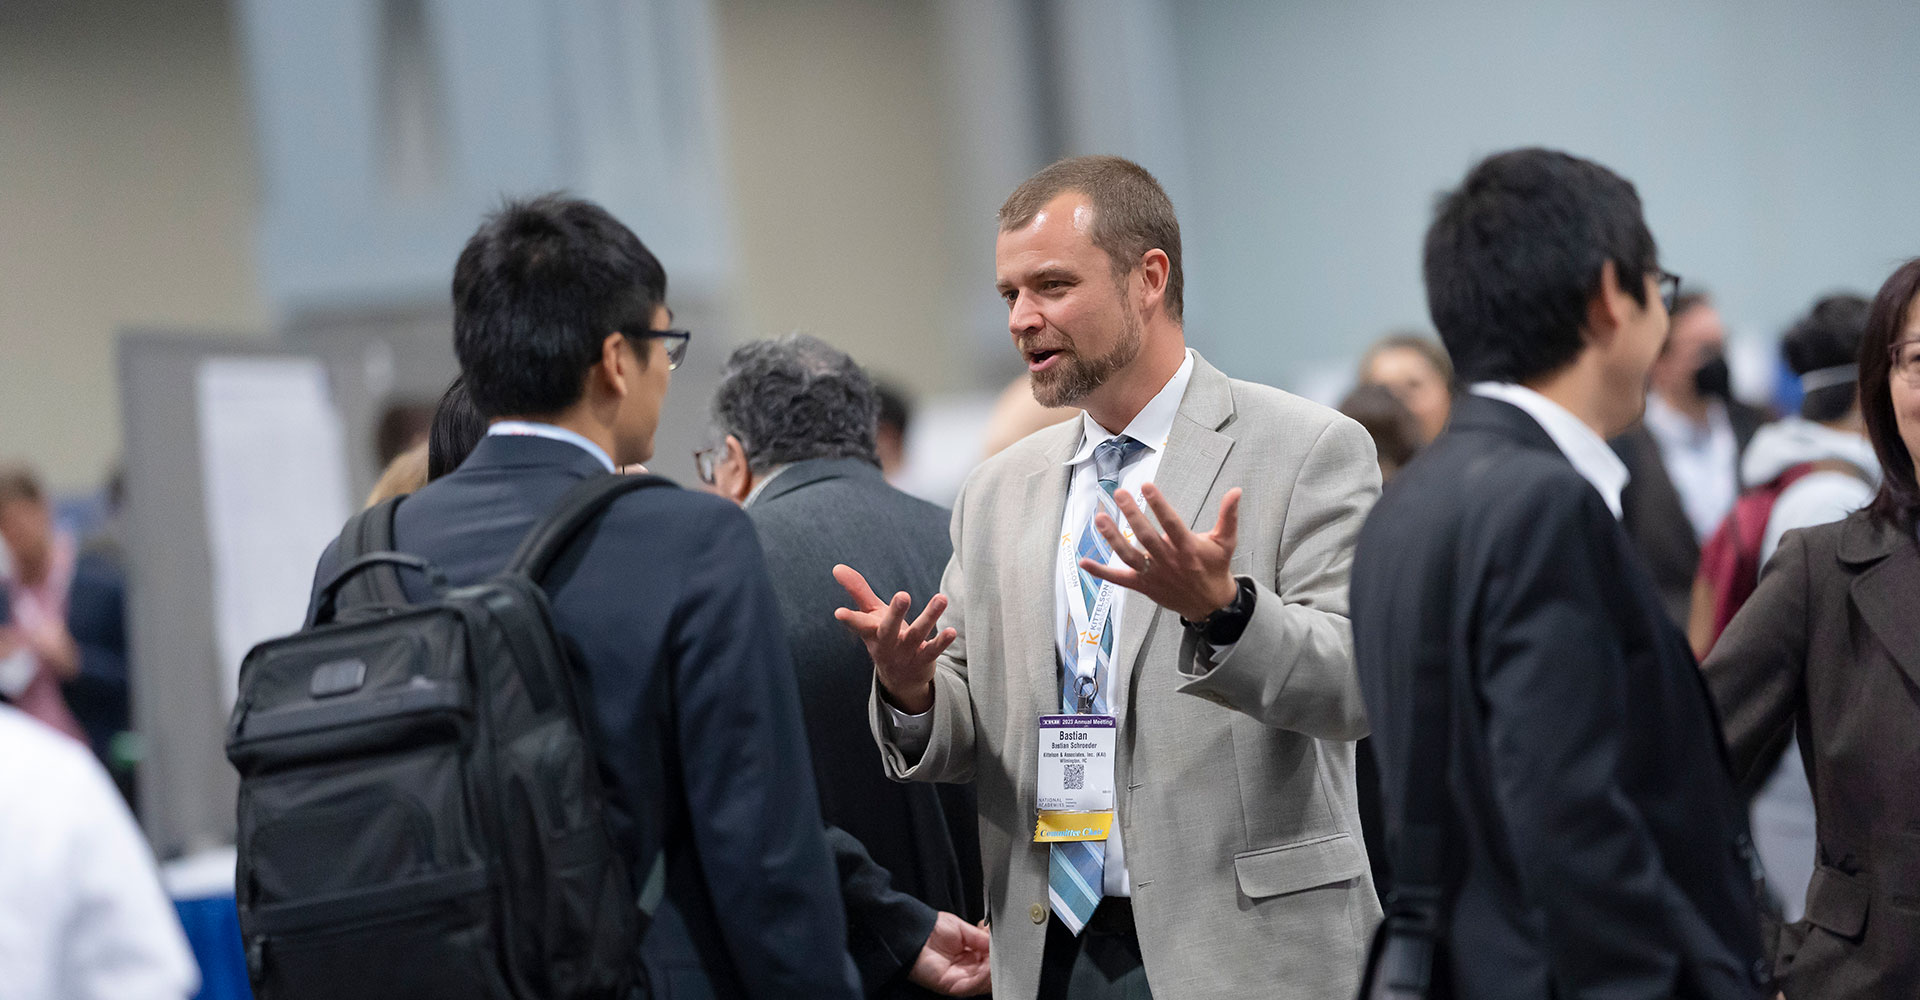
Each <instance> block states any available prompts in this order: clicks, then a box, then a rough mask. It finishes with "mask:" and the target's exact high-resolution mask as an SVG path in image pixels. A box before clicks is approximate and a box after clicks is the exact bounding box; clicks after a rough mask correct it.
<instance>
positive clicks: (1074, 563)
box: [887, 351, 1233, 896]
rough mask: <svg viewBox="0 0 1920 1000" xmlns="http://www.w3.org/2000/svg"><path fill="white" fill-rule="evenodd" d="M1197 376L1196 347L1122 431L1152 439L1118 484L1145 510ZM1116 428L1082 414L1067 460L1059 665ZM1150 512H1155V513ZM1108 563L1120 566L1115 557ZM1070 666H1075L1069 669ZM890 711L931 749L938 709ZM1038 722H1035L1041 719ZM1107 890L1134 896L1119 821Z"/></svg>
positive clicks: (907, 735) (1118, 601)
mask: <svg viewBox="0 0 1920 1000" xmlns="http://www.w3.org/2000/svg"><path fill="white" fill-rule="evenodd" d="M1192 377H1193V352H1192V351H1188V352H1187V358H1186V360H1185V361H1182V362H1181V363H1180V368H1179V369H1178V370H1177V371H1175V372H1174V373H1173V377H1172V378H1170V379H1168V380H1167V384H1166V385H1165V386H1162V387H1161V389H1160V392H1159V393H1158V394H1156V395H1155V396H1154V397H1153V398H1152V399H1151V400H1148V401H1147V405H1146V406H1144V407H1141V409H1140V412H1139V413H1137V414H1135V415H1134V418H1133V422H1131V423H1129V424H1127V426H1126V429H1125V430H1122V431H1120V432H1119V433H1120V434H1124V435H1126V436H1127V437H1130V438H1133V439H1134V440H1135V441H1138V442H1140V443H1141V444H1144V445H1146V446H1147V447H1146V449H1145V450H1144V451H1142V452H1140V454H1139V455H1138V456H1136V457H1135V458H1134V459H1133V461H1131V462H1129V463H1128V464H1127V465H1126V466H1125V467H1123V468H1122V469H1121V470H1120V485H1119V486H1118V487H1117V488H1116V489H1121V490H1126V491H1127V492H1129V493H1131V494H1133V497H1134V499H1135V501H1136V503H1137V504H1138V505H1139V506H1140V507H1141V508H1142V509H1143V510H1144V509H1145V508H1146V501H1145V500H1144V499H1142V498H1141V497H1140V487H1141V486H1142V485H1143V484H1146V483H1150V482H1152V481H1153V477H1154V473H1156V472H1158V471H1159V470H1160V459H1161V456H1162V455H1163V454H1164V453H1165V452H1166V448H1167V438H1168V436H1169V435H1171V434H1172V433H1173V419H1174V417H1175V415H1176V414H1178V413H1179V411H1180V400H1181V399H1182V398H1183V397H1185V396H1186V394H1187V382H1188V381H1189V380H1190V379H1191V378H1192ZM1114 436H1115V432H1113V431H1109V430H1107V429H1106V428H1105V427H1102V426H1100V424H1099V423H1098V422H1097V421H1095V420H1094V419H1093V417H1092V415H1090V414H1088V413H1086V412H1084V411H1083V412H1082V413H1081V414H1080V447H1079V449H1078V450H1076V451H1075V452H1074V453H1073V457H1072V458H1069V459H1068V460H1067V461H1066V463H1065V464H1066V468H1067V469H1068V470H1069V471H1068V475H1069V476H1071V477H1072V479H1071V482H1070V485H1069V486H1068V487H1067V505H1066V509H1065V510H1063V511H1061V515H1060V535H1061V537H1063V538H1066V539H1069V540H1070V541H1069V542H1067V543H1065V544H1062V545H1059V546H1056V549H1055V554H1054V572H1053V637H1054V651H1055V655H1056V656H1057V658H1058V659H1059V661H1060V662H1061V663H1064V664H1071V663H1073V656H1074V652H1075V650H1076V649H1077V648H1078V646H1079V643H1078V641H1077V638H1076V634H1075V631H1074V624H1073V611H1072V609H1071V607H1070V606H1069V605H1068V603H1067V602H1068V601H1078V600H1080V595H1079V593H1078V592H1077V590H1069V589H1068V587H1067V577H1068V573H1069V572H1070V571H1071V570H1073V569H1074V568H1076V567H1078V566H1079V565H1080V560H1079V557H1078V556H1077V555H1075V554H1074V550H1075V547H1076V546H1077V543H1078V542H1079V539H1080V530H1081V529H1082V528H1083V527H1085V526H1086V524H1087V519H1088V518H1089V517H1091V516H1092V514H1093V509H1094V505H1095V504H1097V503H1098V502H1099V499H1098V496H1097V493H1098V491H1099V489H1100V479H1099V475H1098V473H1096V472H1095V471H1094V467H1093V452H1094V449H1095V448H1096V447H1098V446H1099V445H1100V442H1102V441H1105V440H1107V439H1108V438H1111V437H1114ZM1149 516H1151V515H1149ZM1120 529H1121V531H1122V533H1123V534H1125V535H1126V536H1127V537H1129V538H1131V537H1132V535H1133V530H1132V529H1131V528H1129V527H1128V526H1127V524H1126V521H1125V518H1122V519H1121V523H1120ZM1109 565H1116V566H1117V565H1120V561H1119V557H1118V556H1115V557H1114V558H1113V560H1112V561H1111V562H1110V563H1109ZM1136 599H1141V600H1143V599H1144V598H1133V597H1132V593H1131V591H1129V590H1127V588H1125V587H1115V588H1114V594H1113V604H1112V608H1111V610H1109V611H1108V612H1107V628H1109V629H1111V630H1112V631H1113V637H1114V649H1116V650H1117V649H1119V648H1120V637H1121V636H1122V635H1125V634H1126V633H1125V631H1124V630H1125V628H1126V627H1127V624H1126V623H1127V619H1126V608H1127V604H1128V602H1129V601H1130V600H1136ZM1232 652H1233V647H1232V646H1216V647H1214V655H1213V662H1214V664H1215V665H1216V666H1217V665H1219V664H1220V663H1223V662H1225V661H1226V659H1227V657H1228V656H1229V655H1231V654H1232ZM1066 669H1071V668H1066ZM1117 672H1118V671H1116V670H1107V671H1105V672H1103V673H1102V674H1101V676H1100V692H1101V695H1102V698H1103V700H1104V701H1105V703H1106V704H1107V705H1109V706H1111V705H1113V703H1114V700H1113V693H1114V690H1113V684H1114V674H1115V673H1117ZM887 709H888V717H889V720H890V721H891V723H892V729H893V733H892V735H893V744H894V746H895V747H896V748H898V749H900V751H901V752H902V753H905V754H906V755H907V756H909V757H917V756H919V754H920V753H921V752H922V751H924V750H925V748H926V745H927V739H928V736H929V734H930V731H931V729H932V725H933V712H932V710H928V711H926V712H923V713H921V714H920V715H908V714H906V713H904V712H902V711H900V710H899V709H897V708H894V707H893V706H892V705H888V706H887ZM1037 721H1038V720H1036V724H1037ZM1101 891H1102V892H1104V893H1105V894H1106V895H1109V896H1131V895H1133V885H1132V883H1131V882H1130V881H1129V880H1128V878H1127V852H1126V847H1125V845H1124V844H1123V843H1122V842H1121V837H1120V823H1119V822H1118V821H1117V817H1116V822H1115V823H1114V824H1113V827H1112V832H1111V833H1110V834H1109V835H1108V837H1107V857H1106V869H1105V872H1104V876H1103V878H1102V885H1101Z"/></svg>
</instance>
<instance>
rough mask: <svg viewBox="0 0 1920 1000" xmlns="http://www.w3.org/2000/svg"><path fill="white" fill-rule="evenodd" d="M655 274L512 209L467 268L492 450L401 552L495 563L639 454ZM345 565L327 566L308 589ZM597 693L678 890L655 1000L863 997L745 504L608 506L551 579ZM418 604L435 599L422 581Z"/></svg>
mask: <svg viewBox="0 0 1920 1000" xmlns="http://www.w3.org/2000/svg"><path fill="white" fill-rule="evenodd" d="M665 293H666V274H665V272H664V271H663V270H662V269H661V267H660V265H659V263H658V261H656V260H655V259H654V257H653V255H652V254H651V253H649V252H648V251H647V249H646V248H645V247H644V246H642V245H641V243H640V241H639V240H638V239H636V238H635V237H634V235H633V233H632V232H630V231H629V230H628V229H627V228H626V227H625V226H623V225H621V224H620V223H619V222H618V221H616V220H615V219H614V218H613V217H612V216H610V215H608V214H607V213H606V212H605V211H604V210H603V209H601V208H599V207H598V206H596V205H593V204H590V203H587V202H581V201H573V200H566V199H561V198H557V197H547V198H540V199H537V200H534V201H530V202H521V203H515V204H510V205H508V206H507V207H506V208H504V209H502V210H501V211H500V212H498V213H497V214H495V215H494V216H492V217H491V218H489V219H488V220H487V222H486V223H485V224H484V225H482V226H481V228H480V230H479V231H478V232H477V233H476V234H475V235H474V236H473V238H472V239H471V240H469V241H468V243H467V246H466V249H465V250H464V251H462V253H461V255H460V260H459V263H458V265H457V266H456V268H455V271H454V281H453V300H454V349H455V353H456V354H458V356H459V359H460V367H461V371H462V373H463V374H464V375H465V378H466V385H467V390H468V392H469V394H470V395H471V398H472V402H473V405H474V407H475V409H477V410H478V411H479V412H480V414H481V415H482V416H484V417H486V418H487V419H488V420H489V421H490V426H489V428H488V432H487V436H486V437H485V438H484V439H483V440H482V441H481V442H480V444H479V445H478V446H477V447H476V448H475V449H474V451H473V453H472V454H471V455H470V456H468V457H467V459H466V461H465V462H463V463H461V465H460V467H459V468H458V469H456V470H455V471H454V472H452V473H450V474H449V475H447V476H445V477H443V478H441V479H438V480H436V481H434V482H432V483H429V484H428V485H427V486H425V487H424V488H422V489H421V490H420V491H419V492H418V493H415V494H414V495H413V496H411V497H409V498H408V499H407V500H405V501H404V502H403V503H402V504H401V505H400V508H399V512H398V514H397V517H396V521H395V526H394V533H395V543H396V547H397V548H399V549H400V550H402V551H406V552H410V553H414V554H417V555H420V556H423V557H425V558H426V559H428V560H430V561H431V562H433V563H434V564H435V565H436V566H438V567H439V568H440V569H441V570H442V571H443V572H444V573H445V574H446V577H447V579H448V581H449V582H451V583H452V584H454V585H459V584H464V583H472V582H476V581H479V580H482V579H485V578H486V577H488V576H489V575H491V574H493V573H495V572H497V571H498V570H499V569H500V568H501V567H502V566H504V565H505V563H506V562H507V560H508V558H509V557H510V556H511V555H512V553H513V551H514V549H515V547H516V546H517V545H518V544H519V542H520V540H521V538H522V536H523V535H525V534H526V532H527V530H528V529H529V528H530V527H532V526H533V525H534V524H535V523H536V522H537V521H538V520H539V519H540V518H541V517H542V516H543V515H545V513H546V512H547V511H548V510H549V509H551V508H552V506H553V505H554V504H555V503H556V502H557V501H558V500H559V498H560V497H561V496H562V495H563V494H564V493H565V492H566V491H567V490H568V488H570V487H571V486H573V485H574V484H576V483H578V482H579V481H580V480H582V479H585V478H588V477H591V476H598V475H604V474H607V473H610V472H612V471H613V469H614V467H615V465H616V464H620V465H626V464H632V463H638V462H644V461H646V460H647V459H648V458H649V457H650V456H651V454H652V451H653V433H654V428H655V427H656V425H657V424H658V422H659V416H660V404H661V400H662V398H663V397H664V396H665V394H666V390H667V382H668V374H667V373H668V372H669V371H670V370H671V369H672V368H673V367H675V366H676V365H677V364H678V363H679V359H680V357H681V355H682V353H683V352H684V350H685V345H686V340H687V334H686V333H685V332H684V331H676V330H671V329H669V328H668V326H669V324H670V322H671V319H672V314H671V313H670V312H669V311H668V310H667V308H666V305H665V302H664V298H665ZM336 562H337V560H336V559H335V558H334V556H333V554H332V551H331V550H329V552H328V553H327V554H326V555H325V556H323V557H322V559H321V562H320V567H319V570H318V572H317V573H316V585H317V584H318V582H319V581H321V580H324V579H327V578H328V577H330V576H331V574H332V573H333V571H334V569H335V563H336ZM546 584H547V590H548V593H549V594H550V595H551V597H552V606H553V616H554V623H555V626H556V627H557V628H558V629H559V631H560V632H561V634H562V635H563V636H564V637H565V639H566V640H567V641H568V642H569V644H570V645H572V646H573V647H574V648H575V649H576V650H577V653H578V656H579V660H580V662H581V663H582V664H583V665H584V667H585V669H586V672H587V677H588V681H589V685H590V687H591V690H592V694H593V698H592V706H593V713H594V722H595V723H596V725H595V730H596V735H597V737H598V739H599V741H600V746H599V750H600V755H601V759H602V760H603V761H604V762H605V764H606V766H607V767H608V768H609V770H610V771H611V774H612V778H613V781H612V787H611V788H610V800H611V802H610V805H611V810H610V811H611V815H612V817H613V825H614V832H615V835H616V837H617V838H618V839H619V841H620V842H621V843H622V844H623V845H625V846H626V848H627V849H628V851H629V852H630V855H629V856H630V858H631V860H632V861H633V862H634V864H633V870H634V871H636V872H639V871H645V870H647V868H648V867H649V866H650V864H651V863H652V861H653V859H654V858H655V857H656V856H661V855H662V852H664V855H663V856H664V860H665V868H666V893H665V898H664V901H663V902H662V903H661V904H660V907H659V910H658V912H657V913H656V915H655V918H654V921H653V925H652V929H651V931H650V932H649V933H648V935H647V938H646V940H645V942H644V944H643V946H642V948H641V960H642V962H643V964H644V966H645V968H646V971H647V974H648V978H649V980H650V981H651V984H652V987H653V990H654V993H655V995H657V996H663V997H683V996H694V997H706V996H719V997H749V996H751V997H800V996H805V997H850V996H852V995H854V993H855V991H856V986H855V971H854V969H853V964H852V962H851V961H849V960H848V958H847V956H846V928H845V921H844V918H843V916H842V911H841V906H840V896H839V892H838V891H837V890H836V889H835V881H836V880H835V873H834V869H833V863H832V860H831V858H830V855H829V853H828V849H827V845H826V843H825V840H824V837H823V835H822V824H821V821H820V813H819V807H818V805H817V802H816V799H815V795H814V790H813V776H812V773H811V770H810V768H809V767H808V766H807V756H806V734H805V732H804V730H803V729H802V726H801V716H800V708H799V697H798V694H797V692H796V690H795V685H794V682H793V669H792V666H791V664H790V662H789V660H788V656H787V649H786V644H785V643H784V642H782V641H781V638H780V635H779V631H778V628H777V623H778V622H779V620H780V610H779V606H778V603H777V602H776V600H775V597H774V594H773V590H772V587H771V586H770V584H769V583H768V579H767V574H766V568H765V563H764V560H763V558H762V556H761V552H760V546H759V543H758V541H757V540H756V539H755V538H754V535H753V529H752V526H751V525H750V524H748V523H747V519H746V517H745V516H744V515H743V514H742V513H741V512H740V511H739V510H738V509H737V508H735V507H734V506H733V505H731V504H728V503H724V502H722V501H720V500H719V499H717V498H715V497H711V496H706V495H704V494H700V493H694V492H688V491H685V490H679V489H673V488H668V487H657V488H653V489H647V490H641V491H638V492H635V493H631V494H628V495H626V496H624V497H622V498H621V499H619V500H618V501H616V502H615V503H614V504H613V505H612V507H611V508H610V509H609V510H608V511H607V513H606V514H605V515H604V517H603V518H602V520H601V521H600V522H599V523H598V525H597V526H596V528H595V529H593V530H592V531H591V532H590V533H589V534H588V535H587V536H585V538H584V539H583V540H582V541H581V542H580V543H579V544H578V545H576V547H575V550H574V552H572V553H571V554H569V555H568V556H566V557H564V558H562V559H561V560H560V562H559V563H558V564H557V565H556V566H555V568H554V571H553V573H552V574H551V575H550V576H549V578H548V579H547V581H546ZM408 586H409V588H410V591H412V593H411V596H414V597H416V598H418V597H423V596H424V591H423V590H421V589H419V588H421V586H422V585H421V584H420V583H419V581H416V580H409V581H408Z"/></svg>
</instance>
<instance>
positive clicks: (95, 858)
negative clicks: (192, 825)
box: [0, 705, 237, 1000]
mask: <svg viewBox="0 0 1920 1000" xmlns="http://www.w3.org/2000/svg"><path fill="white" fill-rule="evenodd" d="M236 947H237V945H236ZM199 988H200V973H199V970H198V968H197V967H196V966H195V965H194V961H193V953H192V952H191V951H190V950H188V947H187V938H186V934H185V933H184V932H183V931H182V930H181V928H180V918H179V917H178V916H177V915H176V914H175V912H174V909H173V904H172V903H170V902H169V901H168V899H167V895H166V893H165V892H164V891H163V890H162V889H161V888H160V878H159V874H158V872H156V871H155V870H154V864H153V856H152V854H151V853H150V852H149V850H148V847H147V842H146V839H145V838H143V837H142V836H141V835H140V828H139V827H138V826H136V825H134V822H133V816H132V814H130V813H129V812H128V811H127V807H126V805H125V803H124V802H122V801H121V797H120V793H119V792H118V791H117V790H116V789H115V788H114V786H113V784H112V783H111V782H110V781H109V780H108V778H107V775H106V772H104V771H103V770H101V768H100V764H99V763H98V762H97V761H95V760H94V759H92V757H90V756H89V755H88V754H87V752H86V750H85V749H83V748H82V747H80V746H78V745H76V744H75V743H74V742H73V741H71V740H67V739H63V738H61V737H60V736H58V735H56V734H55V733H54V732H53V731H51V730H49V729H48V728H47V727H45V726H43V725H41V724H40V723H38V722H35V721H34V720H32V719H30V718H28V717H27V716H26V715H23V714H22V713H20V712H19V711H17V710H15V709H13V708H11V707H9V706H6V705H0V997H5V998H6V1000H187V998H188V997H191V996H193V994H194V992H195V991H196V990H198V989H199Z"/></svg>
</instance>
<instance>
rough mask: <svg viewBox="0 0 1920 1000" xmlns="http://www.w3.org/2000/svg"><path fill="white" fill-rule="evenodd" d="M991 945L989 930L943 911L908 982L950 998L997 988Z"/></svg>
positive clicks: (935, 922)
mask: <svg viewBox="0 0 1920 1000" xmlns="http://www.w3.org/2000/svg"><path fill="white" fill-rule="evenodd" d="M989 945H990V939H989V938H988V936H987V930H986V928H984V927H976V926H974V925H973V924H970V923H967V922H966V921H965V920H962V919H960V918H959V917H957V916H954V915H953V914H951V913H948V912H946V911H944V910H942V911H941V912H940V915H939V916H937V917H935V918H934V919H933V933H932V934H929V935H927V943H926V945H925V946H923V947H922V948H921V949H920V957H919V958H916V959H914V961H913V968H912V969H911V970H909V971H908V972H907V979H909V980H910V981H912V982H913V983H914V985H916V986H923V987H925V988H927V989H930V990H932V991H934V992H935V993H945V994H946V995H948V996H950V997H970V996H976V995H978V994H981V993H985V992H986V991H987V990H988V989H989V988H991V987H992V986H993V973H992V966H991V965H990V964H989V963H988V953H987V952H988V948H989Z"/></svg>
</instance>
